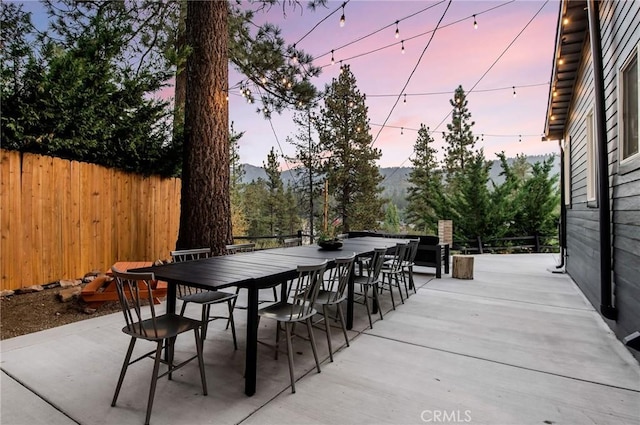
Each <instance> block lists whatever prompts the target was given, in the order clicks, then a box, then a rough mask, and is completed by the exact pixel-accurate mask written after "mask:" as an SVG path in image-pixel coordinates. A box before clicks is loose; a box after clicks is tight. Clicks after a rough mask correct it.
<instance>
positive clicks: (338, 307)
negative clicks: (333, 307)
mask: <svg viewBox="0 0 640 425" xmlns="http://www.w3.org/2000/svg"><path fill="white" fill-rule="evenodd" d="M337 309H338V317H340V324H341V325H342V333H343V334H344V340H345V342H346V343H347V347H349V337H348V336H347V327H346V326H345V323H344V314H343V313H342V304H341V303H338V304H337Z"/></svg>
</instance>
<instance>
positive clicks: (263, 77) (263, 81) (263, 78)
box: [260, 75, 267, 84]
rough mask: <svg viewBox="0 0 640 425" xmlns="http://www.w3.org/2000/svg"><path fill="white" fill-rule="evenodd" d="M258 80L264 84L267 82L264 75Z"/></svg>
mask: <svg viewBox="0 0 640 425" xmlns="http://www.w3.org/2000/svg"><path fill="white" fill-rule="evenodd" d="M260 81H261V82H262V84H266V83H267V77H265V76H264V75H263V76H262V78H260Z"/></svg>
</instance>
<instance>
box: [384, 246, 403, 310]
mask: <svg viewBox="0 0 640 425" xmlns="http://www.w3.org/2000/svg"><path fill="white" fill-rule="evenodd" d="M407 248H408V244H406V243H399V244H396V246H395V251H394V253H393V255H392V257H391V259H389V260H388V261H386V262H385V263H384V264H383V266H382V270H381V273H382V278H381V291H382V290H385V289H388V290H389V293H390V294H391V305H392V306H393V309H394V310H395V309H396V302H395V299H394V297H393V287H394V286H396V287H397V288H398V293H399V294H400V301H401V302H402V304H404V297H403V296H402V287H401V286H400V281H401V280H402V281H403V282H404V286H405V291H406V292H407V296H408V293H409V290H408V289H407V282H406V280H405V279H404V271H403V268H402V265H403V262H404V260H405V256H406V252H407ZM385 278H388V279H385ZM386 280H388V281H386ZM385 281H386V282H385Z"/></svg>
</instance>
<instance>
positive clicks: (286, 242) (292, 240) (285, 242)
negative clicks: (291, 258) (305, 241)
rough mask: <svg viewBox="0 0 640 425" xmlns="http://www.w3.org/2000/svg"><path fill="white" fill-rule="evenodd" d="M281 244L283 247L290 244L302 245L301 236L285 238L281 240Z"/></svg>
mask: <svg viewBox="0 0 640 425" xmlns="http://www.w3.org/2000/svg"><path fill="white" fill-rule="evenodd" d="M282 245H283V246H284V247H285V248H288V247H291V246H300V245H302V239H301V238H289V239H285V240H283V241H282Z"/></svg>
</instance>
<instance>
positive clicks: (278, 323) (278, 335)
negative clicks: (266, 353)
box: [275, 322, 290, 360]
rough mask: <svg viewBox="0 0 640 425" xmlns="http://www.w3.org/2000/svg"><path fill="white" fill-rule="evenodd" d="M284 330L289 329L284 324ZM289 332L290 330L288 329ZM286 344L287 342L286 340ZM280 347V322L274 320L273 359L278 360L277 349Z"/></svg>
mask: <svg viewBox="0 0 640 425" xmlns="http://www.w3.org/2000/svg"><path fill="white" fill-rule="evenodd" d="M285 330H289V328H288V327H287V326H285ZM289 332H290V331H289ZM287 344H288V342H287ZM279 348H280V322H276V354H275V359H276V360H278V350H279Z"/></svg>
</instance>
